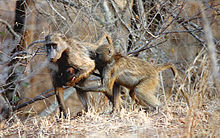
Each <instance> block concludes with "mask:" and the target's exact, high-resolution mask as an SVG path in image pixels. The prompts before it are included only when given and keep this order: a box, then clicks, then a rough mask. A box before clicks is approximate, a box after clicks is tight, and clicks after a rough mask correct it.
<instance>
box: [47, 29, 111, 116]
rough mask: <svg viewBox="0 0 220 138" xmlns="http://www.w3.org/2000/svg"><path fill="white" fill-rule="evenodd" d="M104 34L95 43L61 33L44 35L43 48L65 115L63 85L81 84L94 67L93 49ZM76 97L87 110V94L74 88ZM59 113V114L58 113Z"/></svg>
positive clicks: (100, 41)
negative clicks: (81, 40)
mask: <svg viewBox="0 0 220 138" xmlns="http://www.w3.org/2000/svg"><path fill="white" fill-rule="evenodd" d="M104 38H107V40H108V41H109V39H108V35H107V34H104V35H103V36H102V37H101V38H100V39H99V40H98V41H97V43H94V44H92V43H85V42H80V41H77V40H75V39H67V38H66V37H65V36H64V35H63V34H59V33H56V34H51V35H48V36H46V37H45V49H46V51H47V57H48V60H49V61H50V63H49V68H50V72H51V76H52V81H53V86H54V89H55V91H56V98H57V101H58V104H59V109H60V112H63V115H64V117H65V116H66V108H65V105H64V99H63V86H64V85H68V86H75V84H76V83H77V85H79V86H83V82H84V80H85V79H86V78H87V77H88V76H89V75H90V74H91V73H92V72H93V70H94V69H95V61H94V60H93V58H94V57H95V49H96V48H97V47H98V46H100V45H101V43H102V42H103V40H104ZM76 92H77V95H78V98H79V99H80V101H81V102H82V104H83V106H84V108H85V110H86V111H87V110H88V105H87V103H88V99H87V94H86V93H85V92H82V91H81V90H80V89H77V88H76ZM60 115H61V114H60Z"/></svg>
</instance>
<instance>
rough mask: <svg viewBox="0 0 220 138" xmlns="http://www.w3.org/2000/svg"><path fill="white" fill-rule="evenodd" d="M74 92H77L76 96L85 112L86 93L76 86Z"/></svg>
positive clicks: (86, 103)
mask: <svg viewBox="0 0 220 138" xmlns="http://www.w3.org/2000/svg"><path fill="white" fill-rule="evenodd" d="M76 93H77V96H78V98H79V100H80V102H81V103H82V105H83V107H84V110H85V112H88V95H87V93H86V92H83V91H81V90H79V89H77V88H76Z"/></svg>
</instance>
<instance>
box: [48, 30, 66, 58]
mask: <svg viewBox="0 0 220 138" xmlns="http://www.w3.org/2000/svg"><path fill="white" fill-rule="evenodd" d="M45 39H46V43H45V49H46V51H47V57H48V60H49V61H50V62H56V61H57V60H58V59H59V58H61V56H62V53H63V52H64V51H65V50H67V48H68V44H67V43H66V38H65V36H64V35H62V34H52V35H48V36H46V37H45Z"/></svg>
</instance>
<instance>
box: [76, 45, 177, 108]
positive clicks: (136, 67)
mask: <svg viewBox="0 0 220 138" xmlns="http://www.w3.org/2000/svg"><path fill="white" fill-rule="evenodd" d="M95 59H96V64H97V65H98V66H100V67H102V77H103V83H102V85H101V86H94V87H84V88H82V87H78V89H81V90H82V91H94V92H98V91H100V92H105V93H107V95H112V89H113V85H114V84H115V83H116V84H118V85H122V86H125V87H127V88H129V89H130V93H129V94H130V96H131V98H132V99H133V100H135V101H136V102H137V103H139V104H140V105H142V106H144V107H146V106H148V105H150V106H152V107H154V108H156V107H159V106H160V105H161V104H160V102H159V100H158V99H157V98H156V97H155V95H154V94H155V90H156V88H157V86H158V82H159V75H158V73H159V72H160V71H162V70H165V69H168V68H171V70H172V71H173V73H174V75H175V76H176V75H177V70H176V68H175V66H174V65H173V64H171V63H167V64H163V65H152V64H150V63H148V62H146V61H144V60H142V59H139V58H137V57H128V56H122V55H121V54H119V53H116V52H115V50H114V47H113V45H101V46H100V47H99V48H98V49H97V50H96V58H95ZM117 92H118V91H117ZM117 92H113V95H114V96H113V97H114V103H115V106H116V108H118V105H119V94H118V93H117Z"/></svg>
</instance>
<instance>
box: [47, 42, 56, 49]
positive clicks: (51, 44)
mask: <svg viewBox="0 0 220 138" xmlns="http://www.w3.org/2000/svg"><path fill="white" fill-rule="evenodd" d="M46 47H47V48H48V49H51V47H52V48H53V49H57V44H55V43H49V44H46Z"/></svg>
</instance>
